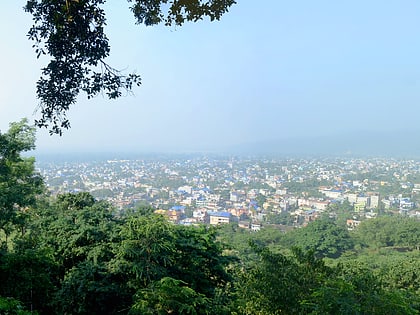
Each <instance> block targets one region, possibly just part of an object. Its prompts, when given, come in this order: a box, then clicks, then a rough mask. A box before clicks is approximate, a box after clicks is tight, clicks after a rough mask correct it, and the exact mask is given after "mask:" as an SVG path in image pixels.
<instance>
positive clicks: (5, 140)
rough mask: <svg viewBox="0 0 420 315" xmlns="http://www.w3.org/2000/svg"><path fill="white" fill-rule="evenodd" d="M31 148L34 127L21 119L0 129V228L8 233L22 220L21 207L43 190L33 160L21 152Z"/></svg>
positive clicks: (29, 203)
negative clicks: (5, 129) (4, 130)
mask: <svg viewBox="0 0 420 315" xmlns="http://www.w3.org/2000/svg"><path fill="white" fill-rule="evenodd" d="M34 148H35V130H34V128H33V127H31V126H29V125H28V121H27V120H26V119H23V120H22V121H20V122H18V123H11V124H10V128H9V130H8V131H7V132H6V133H3V134H2V133H1V132H0V192H1V193H0V229H2V230H3V232H4V233H5V234H6V237H7V236H8V234H10V232H11V230H12V229H13V226H16V225H19V224H20V223H22V218H23V214H24V212H23V210H24V209H25V208H26V207H29V206H31V205H33V204H34V203H35V201H36V197H37V196H38V195H39V194H41V193H42V192H43V191H44V185H43V181H42V178H41V176H40V175H39V174H37V173H36V172H35V166H34V163H35V159H33V158H25V157H22V156H21V153H23V152H26V151H30V150H32V149H34Z"/></svg>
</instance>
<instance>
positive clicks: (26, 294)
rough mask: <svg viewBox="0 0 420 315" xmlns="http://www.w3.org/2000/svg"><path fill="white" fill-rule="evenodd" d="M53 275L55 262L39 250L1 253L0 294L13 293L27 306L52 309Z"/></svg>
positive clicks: (44, 310) (29, 307)
mask: <svg viewBox="0 0 420 315" xmlns="http://www.w3.org/2000/svg"><path fill="white" fill-rule="evenodd" d="M56 276H57V266H56V264H55V263H54V262H53V261H52V259H51V258H49V257H48V256H46V255H45V254H44V253H42V252H40V251H36V250H23V251H19V252H16V253H5V254H3V255H0V283H1V286H0V296H12V297H14V298H16V299H18V300H19V301H21V302H22V303H23V304H24V305H25V306H26V308H28V309H32V308H33V309H36V310H38V311H40V312H42V313H44V312H45V313H49V312H51V308H50V304H51V298H52V294H53V292H54V290H55V286H54V285H55V283H54V278H55V277H56ZM0 309H1V308H0ZM2 314H3V313H2Z"/></svg>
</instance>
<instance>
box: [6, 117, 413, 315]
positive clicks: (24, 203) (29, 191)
mask: <svg viewBox="0 0 420 315" xmlns="http://www.w3.org/2000/svg"><path fill="white" fill-rule="evenodd" d="M34 146H35V131H34V129H33V128H32V127H30V126H28V124H27V121H25V120H23V121H21V122H19V123H13V124H11V126H10V129H9V131H8V132H6V133H3V134H0V230H1V231H0V233H1V237H0V240H1V251H0V283H1V284H0V313H1V314H238V315H239V314H244V315H245V314H418V313H419V311H420V267H419V261H420V248H419V247H420V222H419V221H418V220H415V219H411V218H406V217H401V216H399V217H392V216H383V217H378V218H376V219H371V220H366V221H363V222H362V223H361V224H360V226H359V227H358V228H357V229H355V230H353V231H348V229H347V228H346V226H345V224H344V223H342V222H340V221H339V220H334V219H331V218H329V217H325V218H321V219H319V220H317V221H314V222H312V223H310V224H308V225H307V226H306V227H304V228H299V229H294V230H291V231H288V232H283V231H281V230H280V229H278V228H277V227H276V226H272V227H270V226H266V227H265V228H264V229H262V230H261V231H259V232H250V231H248V230H244V229H241V228H239V227H238V226H237V225H236V224H229V225H224V226H221V227H210V226H206V225H202V226H193V227H186V226H181V225H174V224H172V223H170V222H168V220H167V219H166V218H165V217H163V216H160V215H156V214H154V211H153V210H154V209H152V208H151V207H148V206H141V207H137V208H133V209H130V210H129V211H126V212H124V213H121V212H118V211H116V209H115V208H113V206H111V205H110V204H108V203H106V202H104V201H98V200H96V199H95V198H94V197H92V196H91V195H90V194H89V193H86V192H82V193H77V194H63V195H58V196H50V195H48V192H47V190H46V187H45V185H44V183H43V180H42V178H41V177H40V176H39V175H38V174H37V173H36V171H35V168H34V162H35V161H34V159H33V158H29V157H26V156H27V154H24V153H25V152H27V151H30V150H32V149H33V148H34Z"/></svg>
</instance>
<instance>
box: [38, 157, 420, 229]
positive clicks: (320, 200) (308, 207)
mask: <svg viewBox="0 0 420 315" xmlns="http://www.w3.org/2000/svg"><path fill="white" fill-rule="evenodd" d="M38 168H39V172H40V173H41V174H42V175H43V177H44V179H45V182H46V184H47V185H48V189H49V190H50V192H51V193H52V194H61V193H68V192H72V193H75V192H81V191H86V192H89V193H91V194H92V195H93V196H94V197H95V198H97V199H99V200H106V201H108V202H110V203H111V204H113V205H114V206H115V207H116V209H117V210H118V211H124V209H127V208H136V207H138V206H140V205H151V206H153V208H155V209H156V211H157V212H159V213H162V214H165V215H167V216H168V217H169V219H170V220H171V221H173V222H174V223H177V224H186V225H190V224H196V223H200V222H207V223H210V224H220V223H229V222H239V223H241V224H245V226H247V227H249V228H253V229H259V228H261V226H263V225H264V224H279V223H281V224H283V225H291V226H297V225H306V224H307V223H308V222H310V221H313V220H316V219H317V218H319V217H320V216H322V215H323V214H327V215H329V216H336V215H337V213H336V212H337V211H339V210H337V209H340V207H341V208H342V206H343V205H346V206H347V208H346V209H347V213H346V214H345V217H346V219H347V225H348V227H349V229H351V228H353V227H354V226H356V225H357V224H358V223H359V222H360V221H362V220H364V219H369V218H375V217H376V216H378V215H381V214H392V215H404V216H411V217H419V218H420V210H419V209H420V208H419V202H420V198H419V196H420V161H417V160H400V159H385V158H366V159H361V158H348V159H347V158H312V159H309V158H306V159H305V158H299V159H298V158H293V159H292V158H290V159H274V158H244V157H221V156H204V155H191V156H186V155H182V156H181V155H178V156H163V155H161V156H152V155H151V156H147V157H145V158H137V159H107V160H105V159H104V160H101V159H96V160H92V161H83V162H81V161H73V162H72V161H61V162H51V161H47V160H40V161H38Z"/></svg>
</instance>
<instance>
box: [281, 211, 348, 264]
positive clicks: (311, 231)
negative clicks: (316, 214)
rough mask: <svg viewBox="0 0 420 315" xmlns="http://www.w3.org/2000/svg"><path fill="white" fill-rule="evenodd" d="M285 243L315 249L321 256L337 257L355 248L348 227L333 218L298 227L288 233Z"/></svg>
mask: <svg viewBox="0 0 420 315" xmlns="http://www.w3.org/2000/svg"><path fill="white" fill-rule="evenodd" d="M284 244H287V245H288V246H289V247H290V246H297V247H300V248H302V249H303V250H305V251H306V250H311V249H313V250H315V253H316V255H317V256H319V257H331V258H337V257H339V256H340V255H341V254H342V253H343V252H345V251H347V250H350V249H352V248H353V246H354V244H353V239H352V238H351V237H350V235H349V232H348V231H347V229H346V227H344V226H342V225H338V224H336V223H335V222H334V221H333V220H331V219H328V218H322V219H320V220H316V221H314V222H311V223H309V224H308V225H307V226H306V227H304V228H300V229H296V230H294V231H293V232H290V233H288V234H287V235H286V238H285V240H284Z"/></svg>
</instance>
